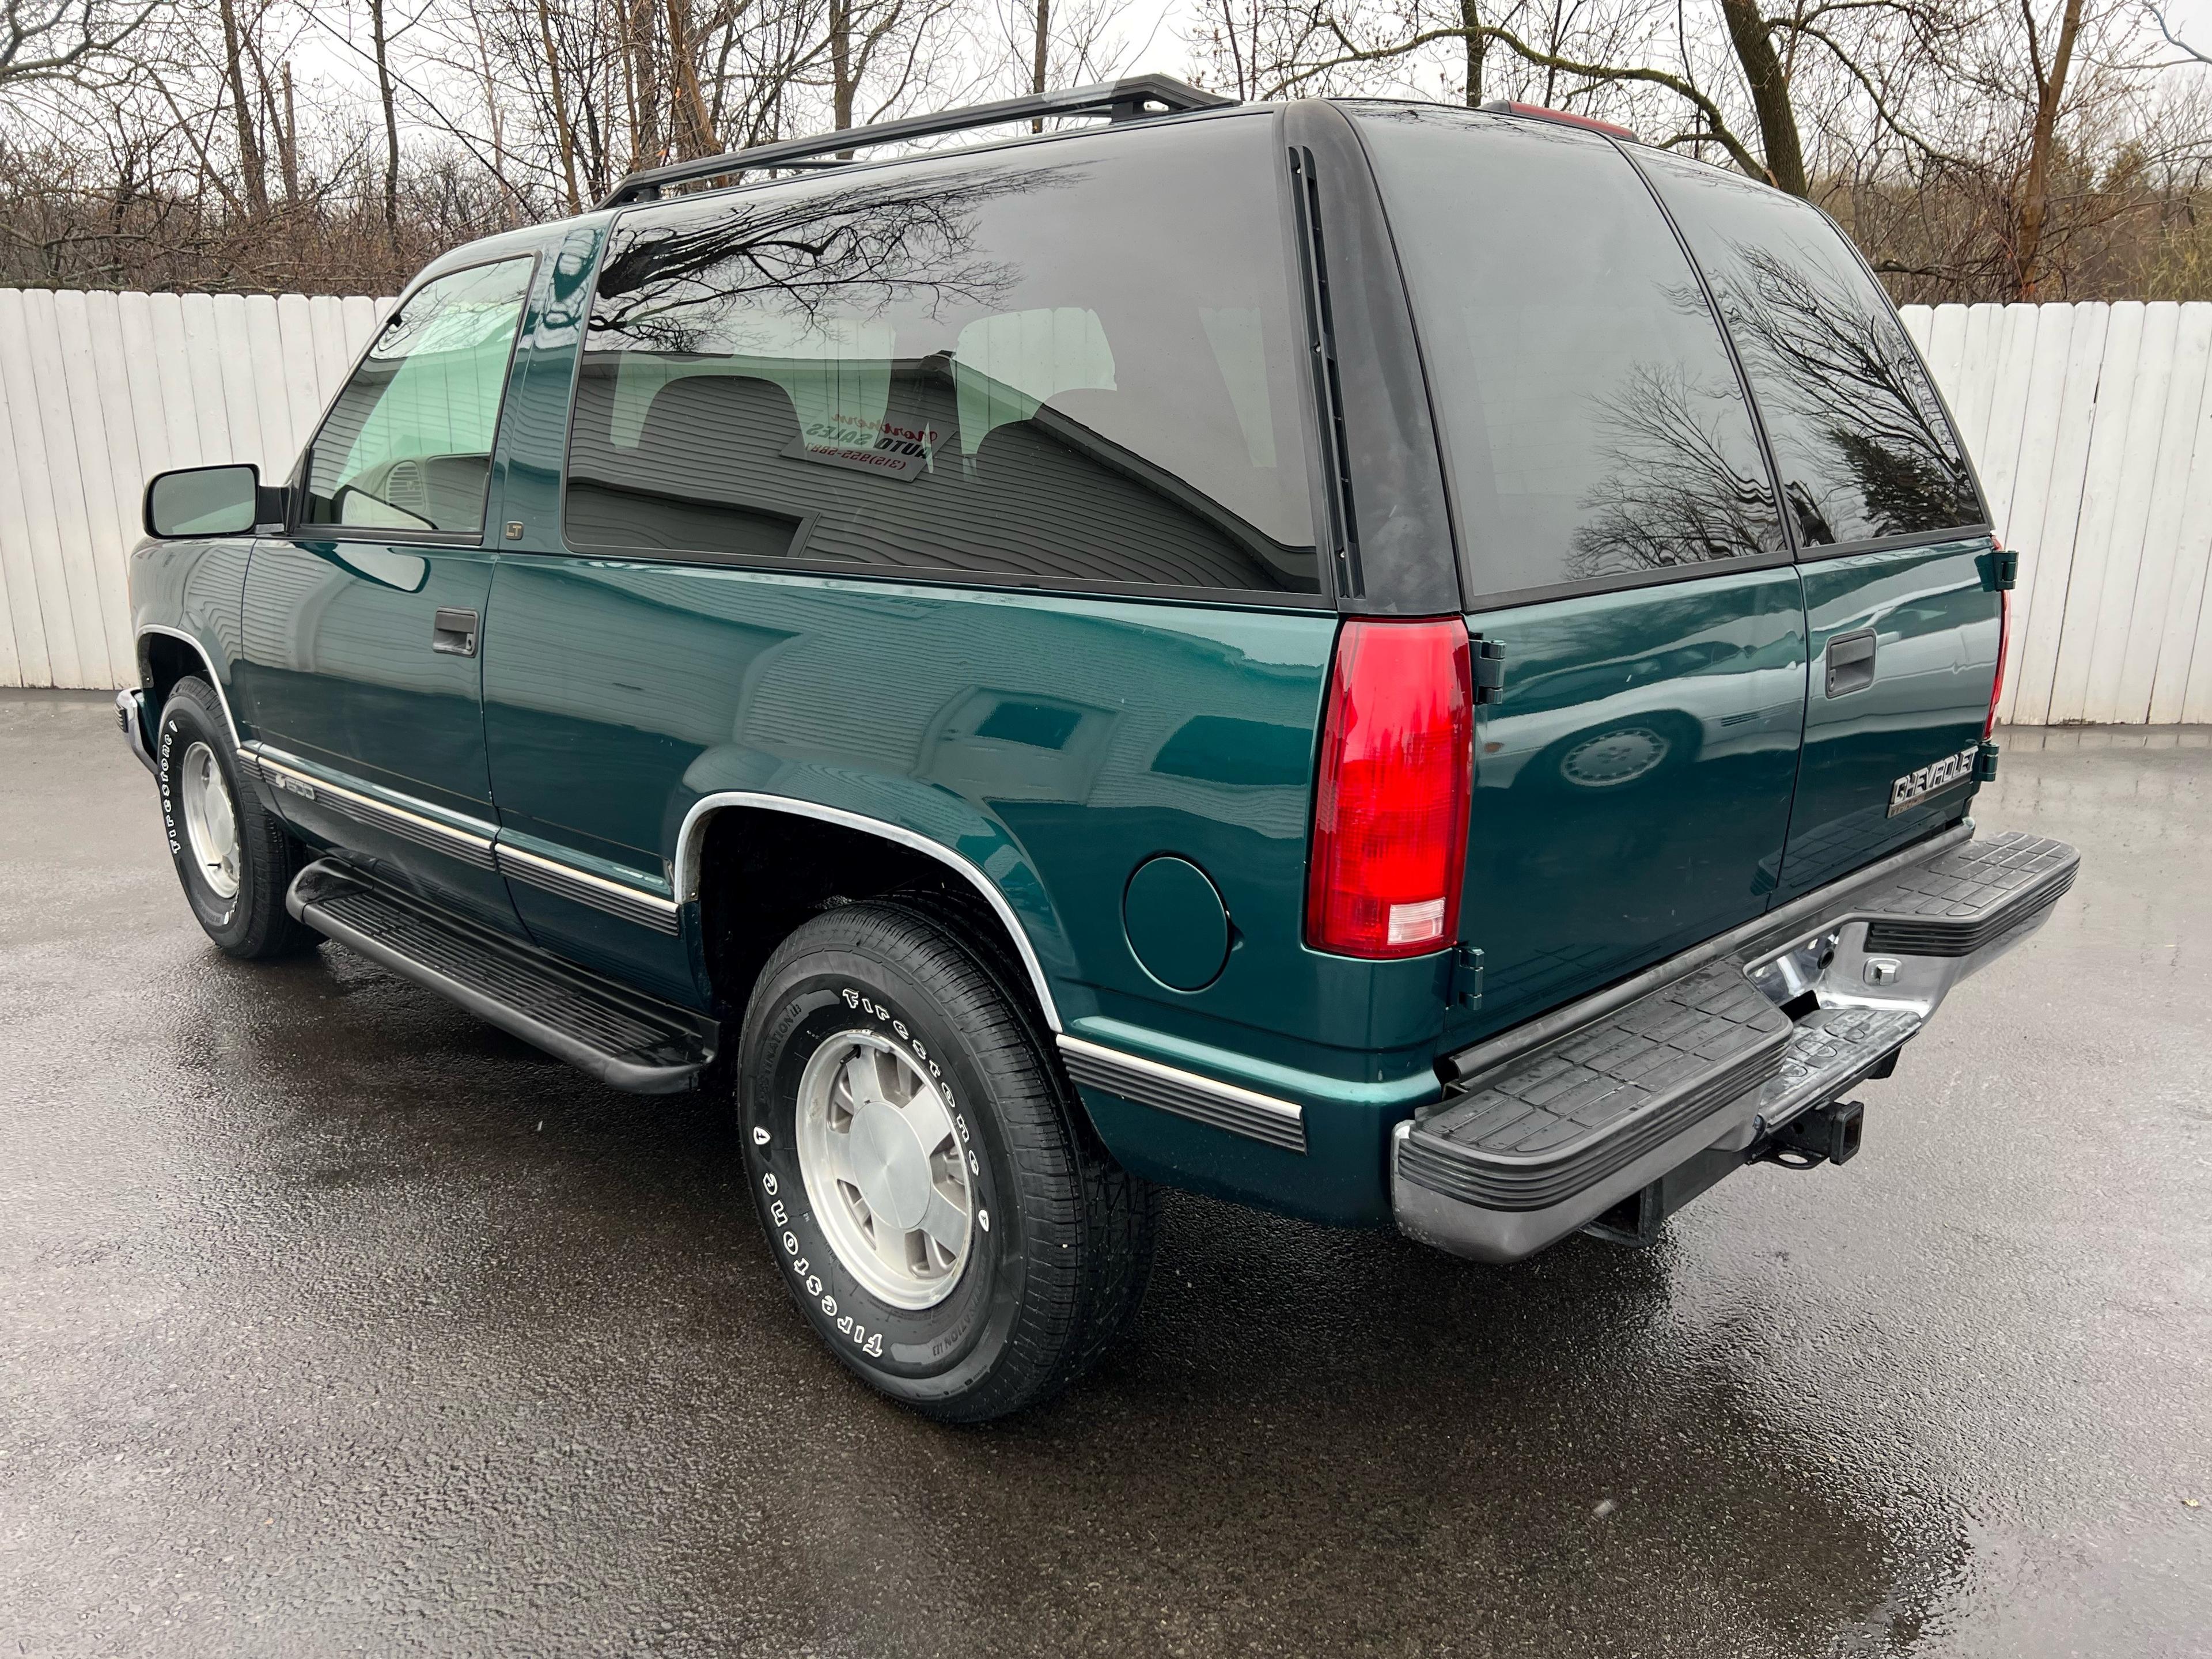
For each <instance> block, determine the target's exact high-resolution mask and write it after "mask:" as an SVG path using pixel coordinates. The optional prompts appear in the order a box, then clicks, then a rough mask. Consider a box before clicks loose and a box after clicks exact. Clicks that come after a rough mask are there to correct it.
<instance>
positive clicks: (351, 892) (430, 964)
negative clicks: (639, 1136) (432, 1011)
mask: <svg viewBox="0 0 2212 1659" xmlns="http://www.w3.org/2000/svg"><path fill="white" fill-rule="evenodd" d="M284 908H286V909H288V910H289V911H290V912H291V913H292V915H294V916H295V918H297V919H298V920H299V921H302V922H304V923H306V924H307V926H308V927H313V929H315V931H316V932H318V933H322V934H325V936H327V937H328V938H331V939H335V940H337V942H338V943H339V944H340V945H345V946H346V947H347V948H348V949H349V950H354V951H359V952H361V954H362V955H363V956H365V957H368V958H369V959H370V960H372V961H374V962H379V963H383V964H384V966H386V968H389V969H392V972H393V973H395V974H398V975H400V977H401V978H403V979H410V980H413V981H415V982H416V984H418V985H424V986H428V987H429V988H430V989H432V990H434V991H436V992H439V993H440V994H442V995H445V996H447V997H450V998H452V999H453V1000H454V1001H455V1002H458V1003H459V1004H460V1005H461V1006H462V1007H464V1008H465V1009H467V1010H468V1011H469V1012H471V1013H472V1014H474V1015H476V1016H477V1018H480V1019H484V1020H488V1021H489V1022H490V1023H491V1024H494V1025H496V1026H498V1027H499V1028H500V1029H501V1030H503V1031H507V1032H511V1033H512V1034H513V1035H514V1036H519V1037H520V1038H521V1039H522V1040H523V1041H524V1042H531V1043H535V1044H536V1045H537V1046H538V1048H543V1049H544V1050H545V1051H546V1052H547V1053H548V1054H554V1055H556V1056H558V1057H559V1058H560V1059H562V1060H567V1061H568V1063H569V1064H570V1065H572V1066H576V1067H577V1068H578V1069H579V1070H581V1071H585V1072H588V1073H591V1074H592V1076H593V1077H596V1078H598V1079H600V1080H601V1081H603V1082H605V1083H610V1084H612V1085H614V1086H615V1087H616V1088H617V1089H627V1090H629V1091H631V1092H632V1093H634V1094H641V1095H665V1094H673V1093H675V1092H677V1091H679V1090H681V1089H684V1088H686V1087H688V1086H689V1085H690V1082H691V1079H693V1078H695V1077H696V1076H697V1075H698V1074H699V1073H701V1072H702V1071H703V1070H705V1069H706V1067H707V1066H708V1065H709V1064H710V1063H711V1062H712V1061H713V1060H714V1051H715V1048H716V1047H717V1046H718V1044H719V1043H720V1035H721V1028H720V1024H719V1023H718V1022H717V1021H715V1020H714V1019H711V1018H708V1017H707V1016H706V1015H704V1014H698V1013H694V1012H691V1011H690V1010H689V1009H686V1008H678V1007H676V1006H673V1005H672V1004H669V1003H665V1002H659V1001H656V1000H653V999H652V998H650V997H644V996H641V995H639V994H637V993H636V992H635V991H632V990H630V989H629V988H628V987H624V986H622V985H618V984H617V983H615V982H614V981H611V980H608V979H604V978H602V977H600V976H599V975H597V974H593V973H590V972H588V971H586V969H581V968H579V967H577V966H575V965H574V963H566V962H562V961H561V960H560V959H559V958H557V957H552V956H549V955H547V954H546V953H545V952H544V951H538V950H533V949H532V948H531V947H530V946H529V945H524V944H522V943H520V941H518V940H515V939H508V938H507V937H506V936H504V935H502V934H500V933H495V932H493V931H492V930H491V929H489V928H487V927H480V926H478V925H477V923H475V922H473V921H468V920H466V919H465V918H463V917H460V916H457V915H453V914H452V913H451V912H449V911H447V910H444V909H441V908H438V907H436V906H435V905H432V904H429V903H427V902H424V901H423V900H422V899H420V898H417V897H416V896H413V895H411V894H406V893H402V892H399V891H398V890H394V889H392V888H391V887H388V886H386V885H384V884H381V883H380V882H377V881H375V880H374V879H372V878H370V877H368V876H367V875H365V874H363V873H362V872H360V871H358V870H355V869H351V868H349V867H348V866H345V865H343V864H341V863H339V862H337V860H331V859H323V860H318V861H317V862H315V863H313V864H311V865H309V866H307V868H306V869H304V870H302V871H301V872H300V873H299V875H298V876H297V877H296V878H295V879H294V880H293V883H292V887H291V890H290V891H289V892H288V893H286V894H285V896H284Z"/></svg>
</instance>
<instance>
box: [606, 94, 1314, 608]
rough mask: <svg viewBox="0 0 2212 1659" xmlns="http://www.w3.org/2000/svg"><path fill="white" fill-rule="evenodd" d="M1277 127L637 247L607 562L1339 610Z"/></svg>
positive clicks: (838, 181) (1019, 156)
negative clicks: (1185, 592)
mask: <svg viewBox="0 0 2212 1659" xmlns="http://www.w3.org/2000/svg"><path fill="white" fill-rule="evenodd" d="M1270 130H1271V126H1270V123H1269V122H1268V121H1267V119H1266V118H1250V117H1245V118H1224V119H1215V120H1211V121H1204V122H1197V123H1189V124H1185V125H1181V126H1178V127H1173V128H1162V129H1158V130H1152V131H1123V132H1118V133H1112V134H1108V135H1102V136H1099V137H1089V136H1079V137H1070V138H1067V139H1064V140H1056V141H1053V142H1049V143H1036V144H1026V145H1021V146H1017V147H1013V148H1011V149H1005V150H1000V151H996V152H991V153H987V154H985V155H980V156H978V155H969V156H963V157H960V158H957V159H953V158H947V159H944V160H933V161H916V162H912V163H906V164H902V165H899V166H896V167H881V168H875V167H872V168H867V169H856V170H854V172H853V173H850V174H836V175H831V176H830V177H829V178H828V179H824V180H822V181H818V182H817V181H808V182H807V183H805V184H803V185H793V186H778V187H776V188H774V189H771V190H762V191H743V192H726V193H723V194H720V195H708V196H702V197H693V198H690V199H688V200H685V201H681V202H678V203H674V204H666V205H662V206H655V207H653V208H650V209H647V210H641V211H639V212H635V213H632V214H629V215H625V216H623V219H622V220H621V221H620V222H619V223H618V224H617V228H616V229H615V231H614V232H613V234H612V236H611V240H610V245H609V246H608V249H607V252H606V255H605V259H604V262H603V264H602V267H601V270H600V273H599V283H598V286H597V289H596V293H595V295H594V299H593V302H592V312H591V318H590V325H589V331H588V334H587V336H586V346H585V354H584V360H583V365H582V369H581V373H580V380H579V386H578V392H577V398H576V407H575V412H574V424H573V427H572V429H571V434H570V441H569V453H568V481H567V486H566V515H565V516H566V533H567V537H568V542H569V544H570V545H572V546H574V547H576V548H579V549H585V550H624V551H635V552H644V553H650V554H654V555H658V556H694V557H706V558H711V559H720V560H726V561H732V562H770V563H775V562H791V563H799V564H805V565H808V566H813V567H823V566H826V567H829V568H844V567H852V568H860V569H867V570H872V571H876V572H878V573H891V572H910V573H914V574H930V575H935V576H939V577H944V576H947V575H962V576H967V577H969V578H973V579H975V580H998V579H1006V578H1012V579H1015V580H1040V581H1046V582H1058V583H1066V584H1076V585H1081V586H1107V587H1124V586H1149V587H1167V588H1177V589H1180V588H1189V589H1212V590H1230V591H1235V592H1252V593H1262V594H1311V593H1315V592H1318V591H1319V573H1318V566H1317V562H1316V556H1315V550H1314V536H1313V530H1312V525H1311V517H1310V494H1309V491H1310V485H1309V476H1308V463H1307V459H1306V457H1307V453H1308V442H1307V439H1306V435H1305V432H1304V415H1303V412H1302V405H1301V404H1300V401H1299V398H1298V393H1297V379H1296V376H1297V374H1298V373H1299V370H1300V367H1301V358H1300V352H1299V348H1300V344H1301V337H1298V336H1297V335H1294V333H1293V331H1292V326H1291V314H1290V288H1289V283H1288V281H1287V278H1286V275H1285V269H1284V260H1285V256H1284V253H1283V248H1284V246H1285V243H1284V236H1283V230H1282V227H1281V224H1280V222H1279V205H1278V203H1279V183H1278V173H1279V168H1278V167H1277V166H1276V165H1275V156H1274V149H1273V144H1272V143H1271V140H1270V138H1269V132H1270Z"/></svg>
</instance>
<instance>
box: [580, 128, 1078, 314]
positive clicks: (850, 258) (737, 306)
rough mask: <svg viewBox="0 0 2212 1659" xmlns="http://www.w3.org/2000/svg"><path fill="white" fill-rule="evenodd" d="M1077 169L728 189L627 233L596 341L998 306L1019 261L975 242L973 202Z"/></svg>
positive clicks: (1058, 180) (1057, 182)
mask: <svg viewBox="0 0 2212 1659" xmlns="http://www.w3.org/2000/svg"><path fill="white" fill-rule="evenodd" d="M1074 178H1075V170H1074V169H1072V168H1068V167H1026V168H1000V169H996V170H991V171H978V172H975V173H968V174H965V175H963V176H961V177H957V178H954V179H945V178H943V177H929V178H921V179H874V180H870V181H866V182H861V183H857V184H855V185H852V186H851V187H850V188H848V189H845V190H841V191H834V192H830V193H828V194H822V195H816V194H809V195H805V196H793V195H789V194H781V195H775V196H769V197H746V196H736V197H714V198H713V199H712V201H711V203H709V204H702V207H701V210H699V212H698V213H697V214H696V216H690V217H686V218H684V219H680V220H678V221H676V222H672V223H671V222H659V223H653V224H649V225H647V226H645V227H642V228H639V229H637V230H635V231H631V232H629V233H626V234H625V233H619V232H618V233H617V237H616V240H615V244H614V246H613V247H612V248H611V250H610V251H609V252H608V255H607V258H606V262H605V265H604V267H603V268H602V270H601V272H600V276H599V295H598V300H597V302H596V303H595V304H594V306H593V307H592V318H591V325H590V328H591V333H592V336H593V337H595V338H594V342H593V343H595V344H596V343H600V342H604V341H605V340H606V338H607V337H609V336H618V337H621V339H622V342H623V344H625V345H627V346H629V347H632V348H641V349H647V350H653V351H660V352H676V353H696V352H702V351H720V352H728V351H730V350H732V349H738V350H742V349H744V344H745V343H746V342H745V325H746V322H747V319H756V320H757V322H758V323H766V324H769V325H771V331H772V333H773V334H774V335H775V336H776V337H779V338H787V337H788V335H789V330H790V328H791V325H793V323H794V322H796V323H799V324H800V325H802V326H804V325H807V324H810V323H812V322H814V321H816V320H817V319H820V318H821V317H822V316H823V315H824V314H825V313H829V312H834V313H836V315H837V317H838V318H839V319H841V320H843V321H848V322H849V321H852V320H855V319H866V318H868V317H871V316H879V315H881V314H882V313H884V311H885V310H887V309H888V308H890V307H892V306H895V305H896V306H910V305H915V304H917V303H918V304H921V305H924V306H928V307H935V306H938V305H965V306H977V307H988V306H989V305H991V304H992V303H993V302H994V301H995V300H996V299H997V297H998V296H999V295H1002V294H1003V293H1005V292H1006V290H1007V289H1011V288H1012V286H1013V285H1014V284H1015V283H1018V281H1019V280H1020V278H1021V272H1020V271H1019V270H1017V269H1015V268H1013V267H1012V266H1009V265H1007V264H1005V263H1003V262H1000V261H998V260H994V259H992V258H987V257H985V256H984V255H982V254H981V253H980V252H978V251H977V246H976V240H977V236H976V217H975V213H976V210H977V209H978V208H979V207H980V206H981V205H982V204H984V203H986V202H989V201H993V200H996V199H998V198H1000V197H1006V196H1013V195H1020V194H1024V193H1027V192H1029V191H1036V190H1042V189H1048V188H1058V187H1060V186H1063V185H1067V184H1070V183H1073V182H1074Z"/></svg>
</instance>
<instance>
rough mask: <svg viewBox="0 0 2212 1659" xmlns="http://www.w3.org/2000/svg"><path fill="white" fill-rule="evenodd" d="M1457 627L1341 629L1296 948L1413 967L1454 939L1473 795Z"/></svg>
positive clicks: (1469, 708) (1468, 710)
mask: <svg viewBox="0 0 2212 1659" xmlns="http://www.w3.org/2000/svg"><path fill="white" fill-rule="evenodd" d="M1469 655H1470V653H1469V650H1468V638H1467V627H1466V624H1464V623H1462V622H1461V621H1460V619H1459V618H1458V617H1447V618H1445V619H1444V620H1443V621H1440V622H1370V621H1367V620H1364V619H1354V620H1353V621H1351V622H1348V623H1346V624H1345V625H1344V632H1343V634H1342V635H1341V636H1340V638H1339V640H1338V641H1337V647H1336V672H1335V675H1334V678H1333V679H1332V681H1331V683H1330V685H1329V694H1328V720H1327V723H1326V724H1325V726H1323V728H1322V740H1321V779H1320V787H1318V789H1317V790H1316V793H1315V797H1314V836H1313V859H1312V862H1311V865H1310V867H1309V869H1308V871H1307V878H1306V879H1307V885H1306V943H1307V944H1309V945H1312V946H1313V948H1314V949H1315V950H1316V951H1334V952H1336V953H1337V954H1339V955H1341V956H1351V957H1418V956H1423V955H1425V954H1426V953H1428V952H1429V951H1440V950H1442V949H1443V948H1444V947H1445V946H1446V945H1450V944H1451V943H1452V942H1453V941H1454V940H1455V939H1457V938H1458V937H1459V890H1460V883H1461V881H1462V879H1463V878H1464V876H1465V874H1466V869H1467V813H1468V791H1469V788H1470V787H1471V786H1472V783H1473V781H1474V684H1473V681H1472V679H1471V672H1472V670H1471V665H1470V664H1469V661H1468V658H1469Z"/></svg>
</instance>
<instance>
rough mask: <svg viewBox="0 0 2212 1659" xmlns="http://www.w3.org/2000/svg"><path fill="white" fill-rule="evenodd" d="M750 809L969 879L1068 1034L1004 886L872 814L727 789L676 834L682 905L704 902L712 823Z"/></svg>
mask: <svg viewBox="0 0 2212 1659" xmlns="http://www.w3.org/2000/svg"><path fill="white" fill-rule="evenodd" d="M732 806H750V807H757V808H760V809H763V810H764V811H771V812H786V813H789V814H791V815H793V816H794V817H806V818H815V819H818V820H819V821H820V822H822V823H834V824H836V825H839V826H840V827H841V828H843V829H857V830H859V831H860V833H861V834H863V835H869V836H876V837H878V839H880V840H883V841H888V842H893V843H895V844H896V845H897V846H900V847H904V848H909V849H911V850H912V851H914V852H917V853H921V854H927V856H929V857H931V858H933V859H935V860H937V861H938V862H939V863H940V864H942V865H944V866H946V867H947V868H948V869H951V870H952V871H955V872H957V873H958V874H959V875H961V876H962V877H963V878H965V879H966V880H967V882H968V884H969V885H970V886H971V887H973V888H975V890H976V891H977V892H978V893H980V894H981V895H982V896H983V899H984V902H986V903H987V904H989V905H990V907H991V909H992V912H993V914H994V915H996V916H997V917H998V918H999V921H1000V922H1001V923H1002V924H1003V925H1004V926H1005V927H1006V932H1007V933H1008V935H1009V936H1010V937H1011V938H1012V940H1013V944H1014V949H1015V950H1016V951H1018V952H1019V953H1020V955H1021V958H1022V966H1023V967H1024V969H1027V970H1028V973H1029V976H1030V989H1031V990H1032V991H1034V992H1036V999H1037V1005H1038V1006H1039V1007H1040V1008H1041V1009H1042V1012H1043V1013H1044V1018H1045V1023H1046V1024H1048V1025H1049V1026H1050V1027H1051V1028H1052V1030H1053V1032H1054V1035H1055V1036H1057V1035H1058V1034H1059V1033H1060V1030H1062V1029H1063V1028H1062V1027H1061V1025H1060V1008H1059V1005H1058V1004H1057V1003H1056V1002H1054V1000H1053V994H1052V986H1051V984H1050V983H1049V981H1047V980H1046V978H1045V974H1044V964H1043V963H1042V962H1041V961H1039V960H1038V958H1037V953H1036V946H1035V945H1033V944H1031V943H1030V936H1029V930H1028V929H1027V928H1025V927H1023V926H1022V922H1021V918H1020V917H1018V915H1015V914H1014V907H1013V906H1012V904H1010V903H1008V902H1007V901H1006V894H1005V893H1003V892H1001V891H1000V890H999V885H998V884H997V883H996V882H994V881H993V880H992V879H991V878H989V877H988V876H987V875H985V874H984V873H983V872H982V870H981V867H980V866H977V865H976V864H975V861H974V860H971V859H969V858H968V857H967V856H966V855H964V854H961V853H958V852H956V851H954V850H953V849H952V848H950V847H947V846H946V845H945V843H944V842H940V841H933V840H931V839H930V838H929V837H928V836H925V835H921V834H920V833H919V832H917V831H915V830H913V829H908V828H906V827H905V826H904V825H903V824H897V823H890V821H889V820H887V819H884V818H875V817H868V816H867V815H866V813H862V812H853V811H847V810H845V809H844V808H843V807H840V806H823V805H820V804H819V803H817V802H815V801H811V800H801V799H798V798H797V797H795V796H791V795H771V794H764V793H761V792H760V791H758V790H751V789H723V790H717V791H715V792H714V793H712V794H708V795H702V796H701V797H700V798H699V799H697V800H696V801H694V802H692V803H691V805H690V810H689V811H686V812H685V813H684V824H683V828H681V829H678V831H677V834H676V868H675V879H674V883H673V885H674V889H675V893H676V901H677V902H678V903H679V904H690V903H695V902H697V900H698V897H699V877H700V863H701V857H702V849H703V847H704V844H705V840H706V830H707V823H708V820H709V819H711V818H712V817H714V814H715V813H717V812H719V811H721V810H722V809H724V808H725V807H732Z"/></svg>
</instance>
